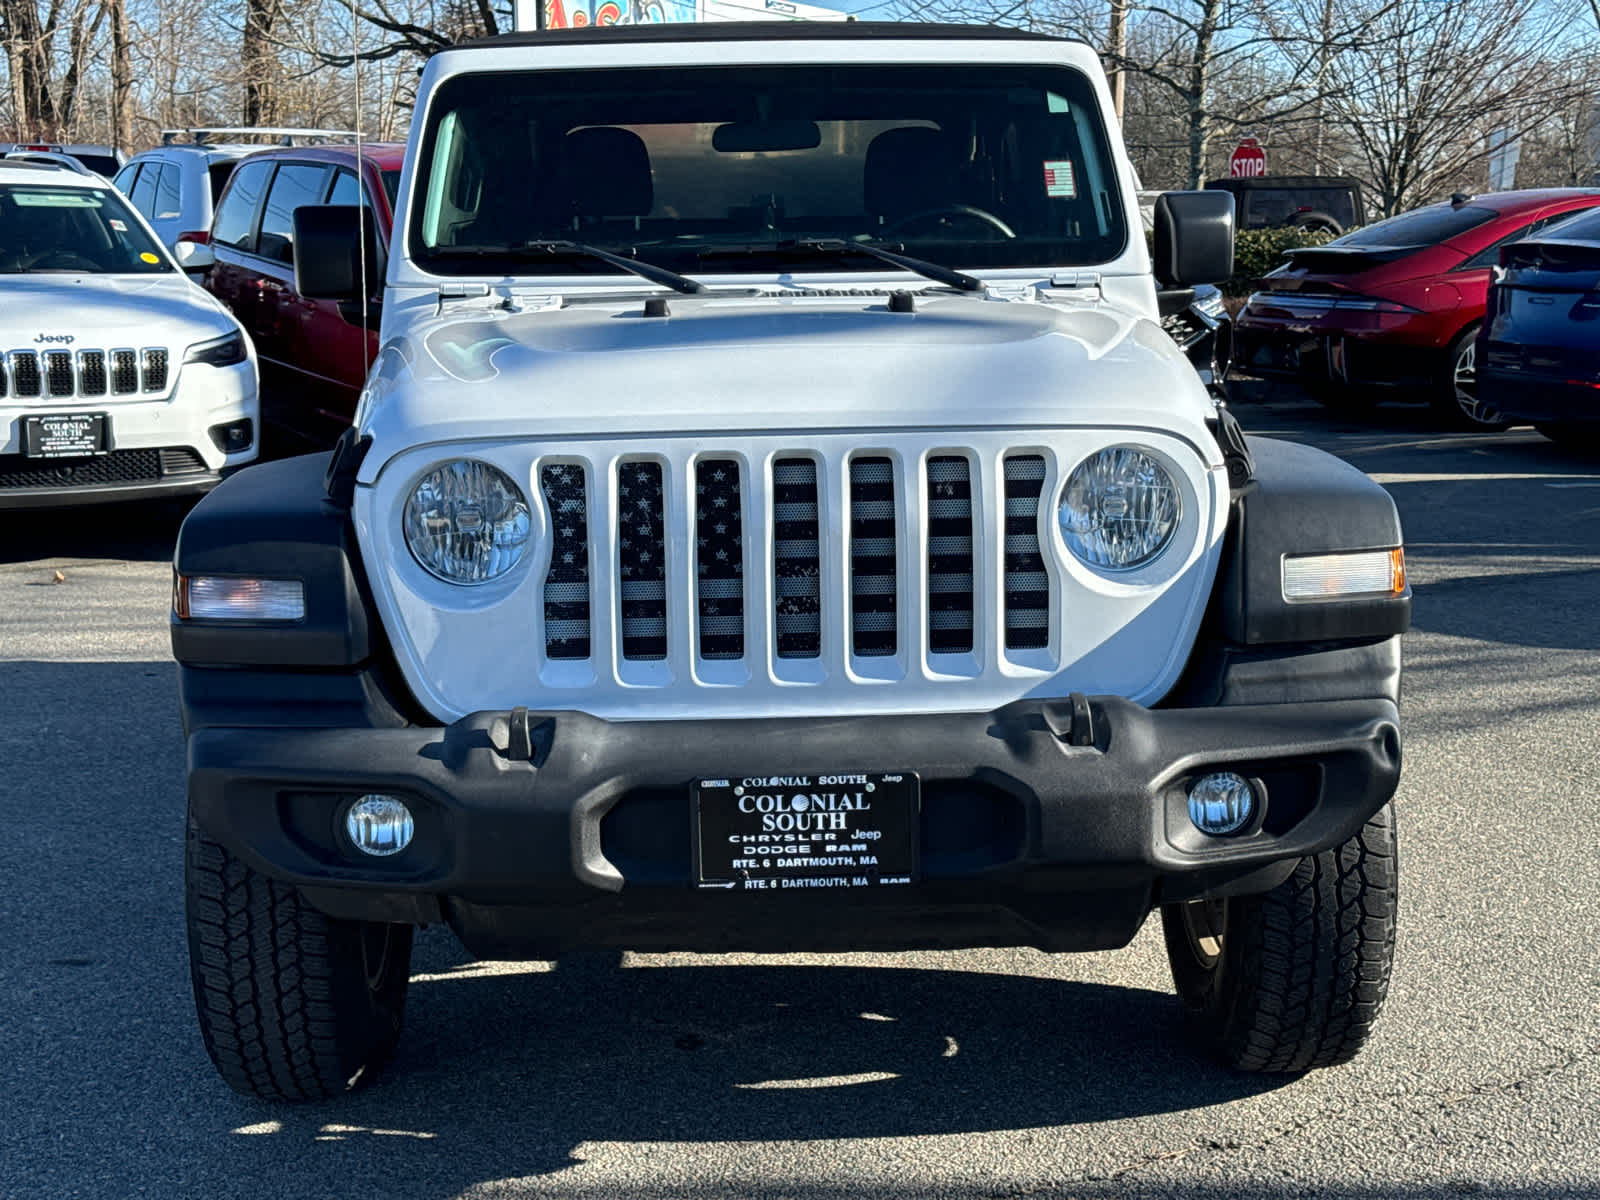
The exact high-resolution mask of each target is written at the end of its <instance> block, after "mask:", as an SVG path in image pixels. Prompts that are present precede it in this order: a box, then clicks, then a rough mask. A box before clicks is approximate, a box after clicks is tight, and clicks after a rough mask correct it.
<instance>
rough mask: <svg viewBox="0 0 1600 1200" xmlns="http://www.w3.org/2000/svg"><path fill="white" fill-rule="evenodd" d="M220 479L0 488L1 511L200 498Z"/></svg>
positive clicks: (215, 476) (194, 476) (177, 477)
mask: <svg viewBox="0 0 1600 1200" xmlns="http://www.w3.org/2000/svg"><path fill="white" fill-rule="evenodd" d="M221 482H222V476H221V475H220V474H218V473H217V472H215V471H207V472H205V473H204V474H201V473H198V472H197V473H195V474H192V475H174V476H173V477H171V478H170V479H165V480H161V481H159V482H154V481H152V482H149V483H94V484H84V485H82V486H65V487H27V488H0V509H4V508H75V507H79V506H81V505H85V504H118V503H121V504H128V503H132V502H134V501H139V500H174V499H181V498H183V497H185V496H203V495H205V494H206V493H207V492H209V491H210V490H211V489H212V488H214V487H216V486H217V484H219V483H221Z"/></svg>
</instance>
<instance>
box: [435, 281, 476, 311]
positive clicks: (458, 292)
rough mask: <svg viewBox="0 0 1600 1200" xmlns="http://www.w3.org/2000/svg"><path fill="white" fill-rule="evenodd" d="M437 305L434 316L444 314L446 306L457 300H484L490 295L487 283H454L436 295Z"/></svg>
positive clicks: (442, 288) (441, 289)
mask: <svg viewBox="0 0 1600 1200" xmlns="http://www.w3.org/2000/svg"><path fill="white" fill-rule="evenodd" d="M434 295H435V299H436V300H437V305H436V307H435V308H434V310H433V315H434V316H438V315H439V314H440V313H442V312H444V306H445V305H446V304H449V303H450V302H451V301H455V300H483V299H485V298H487V297H488V295H489V285H488V284H487V283H452V284H449V285H447V286H445V287H441V288H440V289H439V290H438V291H437V292H435V293H434Z"/></svg>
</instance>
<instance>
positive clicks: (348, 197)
mask: <svg viewBox="0 0 1600 1200" xmlns="http://www.w3.org/2000/svg"><path fill="white" fill-rule="evenodd" d="M360 192H361V189H360V188H358V187H356V177H355V174H354V172H351V171H340V172H339V173H338V174H337V175H335V176H334V177H333V190H332V191H330V192H329V193H328V203H329V204H360V203H361V201H362V196H361V194H360ZM367 203H368V204H370V203H372V201H370V200H368V201H367Z"/></svg>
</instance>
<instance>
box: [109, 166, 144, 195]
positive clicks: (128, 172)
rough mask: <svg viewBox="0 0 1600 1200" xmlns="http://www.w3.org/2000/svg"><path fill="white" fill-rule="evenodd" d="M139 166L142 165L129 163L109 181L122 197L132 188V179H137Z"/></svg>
mask: <svg viewBox="0 0 1600 1200" xmlns="http://www.w3.org/2000/svg"><path fill="white" fill-rule="evenodd" d="M141 166H143V164H142V163H129V164H128V165H127V166H125V167H123V168H122V170H120V171H118V172H117V177H116V178H115V179H113V180H112V181H111V186H112V187H114V188H116V189H117V191H119V192H121V193H122V194H123V195H124V196H126V195H128V193H129V190H130V189H131V188H132V187H133V181H134V179H135V178H137V177H138V174H139V168H140V167H141Z"/></svg>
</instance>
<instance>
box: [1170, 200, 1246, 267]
mask: <svg viewBox="0 0 1600 1200" xmlns="http://www.w3.org/2000/svg"><path fill="white" fill-rule="evenodd" d="M1233 208H1234V204H1233V193H1231V192H1222V191H1206V192H1163V193H1162V194H1161V195H1160V196H1159V197H1157V199H1156V208H1155V225H1156V229H1155V234H1156V251H1155V274H1156V282H1157V283H1159V284H1160V285H1161V286H1162V288H1192V287H1194V285H1195V284H1197V283H1221V282H1222V281H1223V280H1225V279H1227V278H1228V276H1230V275H1232V274H1233V222H1234V216H1233Z"/></svg>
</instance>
